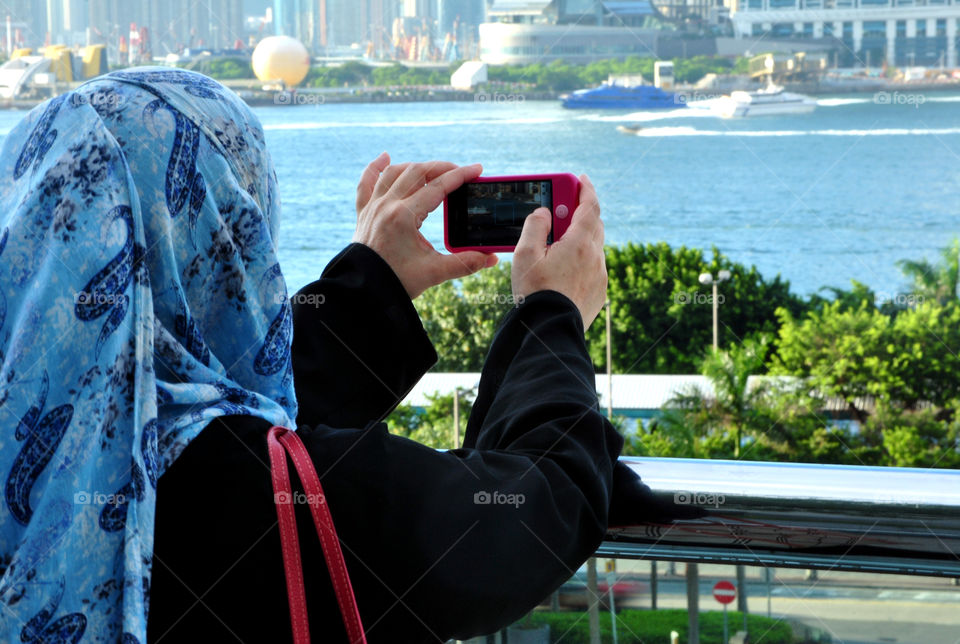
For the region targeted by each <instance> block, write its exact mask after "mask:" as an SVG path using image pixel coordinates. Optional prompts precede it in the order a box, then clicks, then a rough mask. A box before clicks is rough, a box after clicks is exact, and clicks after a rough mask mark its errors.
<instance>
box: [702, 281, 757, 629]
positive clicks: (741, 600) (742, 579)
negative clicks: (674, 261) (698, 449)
mask: <svg viewBox="0 0 960 644" xmlns="http://www.w3.org/2000/svg"><path fill="white" fill-rule="evenodd" d="M699 279H700V283H701V284H703V285H704V286H712V287H713V352H714V353H716V352H717V351H718V350H719V342H718V338H717V326H718V322H717V317H718V315H717V313H718V311H717V306H718V305H719V303H720V302H719V297H718V294H717V286H718V285H719V284H720V283H721V282H726V281H727V280H729V279H730V271H728V270H726V269H723V270H720V271H717V276H716V277H714V276H713V274H711V273H700V278H699ZM734 455H735V456H736V457H738V458H739V457H740V431H739V427H738V428H737V442H736V445H735V447H734ZM737 608H738V610H739V611H740V612H741V613H742V614H743V631H744V632H747V612H748V611H747V579H746V572H745V571H744V568H743V566H737Z"/></svg>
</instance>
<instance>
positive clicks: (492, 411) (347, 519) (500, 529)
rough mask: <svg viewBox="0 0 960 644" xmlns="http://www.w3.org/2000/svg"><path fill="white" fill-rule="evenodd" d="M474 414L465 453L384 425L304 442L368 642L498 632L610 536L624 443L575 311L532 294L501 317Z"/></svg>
mask: <svg viewBox="0 0 960 644" xmlns="http://www.w3.org/2000/svg"><path fill="white" fill-rule="evenodd" d="M473 414H474V415H473V417H471V420H470V428H471V432H472V434H471V435H470V437H469V438H468V440H469V444H470V447H468V448H465V449H460V450H454V451H451V452H437V451H435V450H431V449H428V448H426V447H424V446H422V445H419V444H417V443H414V442H412V441H408V440H406V439H402V438H399V437H395V436H390V435H388V434H387V432H386V429H385V428H384V426H383V425H376V426H371V427H370V428H369V429H368V430H367V431H365V432H362V433H361V434H362V437H357V438H348V437H346V436H344V435H343V434H342V433H341V432H338V433H337V434H336V435H331V434H330V432H329V431H325V430H322V429H316V430H304V428H301V429H300V432H301V435H302V436H303V438H304V440H305V442H306V444H307V446H308V449H310V451H311V454H313V455H315V460H316V463H317V467H318V470H319V471H320V472H321V473H324V472H328V475H327V479H325V480H324V486H325V488H326V494H327V497H328V498H329V504H330V508H331V510H332V512H333V515H334V520H335V521H336V523H337V526H338V530H339V531H340V536H341V539H342V542H343V544H344V551H345V553H346V556H347V563H348V567H349V568H350V573H351V576H352V577H353V580H354V586H355V588H356V589H357V595H358V601H359V604H360V610H361V614H362V616H363V619H364V625H365V627H366V628H367V629H368V630H369V635H370V638H371V641H410V642H414V641H435V639H439V640H440V641H443V640H445V639H446V638H449V637H457V638H461V639H466V638H468V637H472V636H475V635H479V634H484V633H489V632H492V631H495V630H496V629H498V628H501V627H503V626H506V625H508V624H510V623H512V622H514V621H515V620H517V619H519V618H520V617H522V616H523V615H524V614H525V613H526V612H527V611H529V610H530V609H532V608H533V607H534V606H536V605H537V604H538V603H539V602H540V601H541V600H542V599H543V598H544V597H546V596H548V595H549V593H550V592H552V591H553V590H554V589H556V588H557V587H559V586H560V585H561V584H562V583H563V582H564V581H565V580H566V579H568V578H569V577H570V576H571V575H572V574H573V573H574V572H575V571H576V569H577V568H578V567H579V566H580V565H581V564H582V563H583V562H584V560H586V558H587V557H588V556H590V554H591V553H592V552H593V551H594V550H595V549H596V547H597V546H598V545H599V543H600V541H601V539H602V537H603V534H604V531H605V530H606V526H607V509H608V506H609V502H610V495H611V486H612V472H613V467H614V463H616V458H617V456H618V454H619V451H620V448H621V446H622V439H621V437H620V436H619V435H618V434H617V432H616V431H615V430H614V429H613V427H612V426H611V425H610V424H609V423H608V422H607V421H606V419H605V418H604V417H603V416H602V415H600V413H599V412H598V410H597V396H596V392H595V391H594V388H593V369H592V365H591V363H590V360H589V357H588V355H587V352H586V348H585V345H584V340H583V327H582V322H581V319H580V315H579V312H578V311H577V309H576V308H575V306H574V305H573V304H572V302H570V300H568V299H567V298H565V297H564V296H562V295H559V294H557V293H552V292H543V293H538V294H535V295H533V296H531V297H530V298H528V299H527V301H526V302H524V304H523V305H522V306H521V307H520V308H518V309H515V310H514V311H512V312H511V313H510V314H509V315H508V316H507V319H506V320H505V322H504V324H503V326H502V328H501V329H500V331H499V333H498V335H497V337H496V339H495V341H494V343H493V345H492V347H491V350H490V354H489V356H488V358H487V362H486V366H485V368H484V372H483V376H482V379H481V385H480V392H479V396H478V404H477V405H476V406H475V407H474V412H473ZM337 441H346V442H344V443H343V444H342V445H337V446H334V445H333V443H335V442H337ZM354 441H355V442H354ZM348 443H349V444H348ZM327 480H329V483H328V482H327Z"/></svg>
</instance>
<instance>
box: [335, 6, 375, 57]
mask: <svg viewBox="0 0 960 644" xmlns="http://www.w3.org/2000/svg"><path fill="white" fill-rule="evenodd" d="M368 5H369V3H368V2H365V1H361V2H357V1H356V0H327V45H328V46H329V47H331V48H339V47H349V46H350V45H353V44H357V45H361V46H365V45H366V43H367V41H369V40H370V32H369V29H370V12H369V6H368Z"/></svg>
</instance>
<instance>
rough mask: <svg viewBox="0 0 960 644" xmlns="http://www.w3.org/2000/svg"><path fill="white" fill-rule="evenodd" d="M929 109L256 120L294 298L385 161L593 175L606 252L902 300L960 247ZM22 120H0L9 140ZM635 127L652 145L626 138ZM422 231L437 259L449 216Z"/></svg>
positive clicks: (958, 185)
mask: <svg viewBox="0 0 960 644" xmlns="http://www.w3.org/2000/svg"><path fill="white" fill-rule="evenodd" d="M488 98H489V97H488ZM494 98H496V97H494ZM923 99H924V100H923V101H922V102H920V101H917V100H913V101H909V102H906V101H902V102H895V101H890V102H887V103H875V102H874V101H873V100H872V97H871V96H864V95H861V96H859V97H836V98H821V99H820V106H819V107H818V108H817V110H816V111H815V112H814V113H812V114H809V115H797V116H780V117H757V118H750V119H740V120H722V119H718V118H715V117H712V116H709V115H707V114H706V113H704V112H703V111H701V110H695V109H686V110H675V111H670V112H658V113H650V112H646V113H630V112H628V111H620V112H609V111H596V112H584V111H568V110H563V109H562V108H560V106H559V103H558V102H545V101H544V102H541V101H525V102H518V101H495V100H489V101H484V102H476V103H391V104H359V105H358V104H349V105H348V104H338V105H313V106H298V107H265V108H257V109H255V112H256V113H257V115H258V116H259V117H260V119H261V121H262V122H263V124H264V128H265V129H266V134H267V142H268V144H269V147H270V150H271V153H272V155H273V159H274V164H275V166H276V169H277V175H278V178H279V182H280V191H281V197H282V201H283V222H282V234H281V239H280V246H281V252H280V259H281V265H282V268H283V270H284V273H285V274H286V276H287V282H288V285H289V286H290V287H291V288H292V289H296V288H299V287H300V286H302V285H304V284H306V283H307V282H309V281H310V280H312V279H315V278H316V277H317V276H319V274H320V271H321V270H322V269H323V267H324V266H325V264H326V263H327V262H328V261H329V260H330V258H331V257H333V256H334V255H335V254H336V253H337V252H338V251H339V250H340V249H341V248H342V247H343V246H344V245H345V244H347V243H349V241H350V238H351V236H352V234H353V227H354V221H355V216H356V215H355V211H354V198H355V191H356V182H357V179H358V178H359V176H360V173H361V171H362V170H363V168H364V167H365V166H366V164H367V163H368V162H369V161H370V160H372V159H373V158H374V157H376V156H377V155H378V154H379V153H380V152H382V151H384V150H386V151H388V152H389V153H390V154H391V156H392V158H393V160H394V161H396V162H401V161H426V160H433V159H440V160H449V161H453V162H455V163H460V164H466V163H474V162H480V163H483V164H484V173H485V174H525V173H538V172H573V173H574V174H580V173H582V172H586V173H587V174H588V175H589V176H590V177H591V178H592V180H593V182H594V184H595V185H596V187H597V191H598V193H599V195H600V200H601V205H602V207H603V212H604V219H605V223H606V232H607V241H608V243H612V244H622V243H625V242H627V241H634V242H655V241H661V240H663V241H667V242H669V243H670V244H672V245H686V246H693V247H702V248H707V249H709V247H711V246H714V245H715V246H717V247H718V248H719V249H720V250H721V251H722V252H723V253H724V254H726V255H727V256H729V257H730V258H731V259H732V260H734V261H737V262H741V263H744V264H747V265H749V264H755V265H756V266H757V267H758V268H759V269H760V271H761V272H762V273H763V274H764V275H765V276H767V277H772V276H774V275H776V274H777V273H779V274H780V275H782V276H783V277H784V278H786V279H788V280H789V281H790V282H791V284H792V286H793V289H794V290H795V291H796V292H798V293H803V294H807V293H812V292H815V291H817V289H819V288H820V287H822V286H826V285H830V286H841V287H846V286H848V285H849V284H850V280H851V279H856V280H859V281H861V282H864V283H866V284H868V285H870V286H871V287H873V288H874V289H875V290H876V291H877V292H878V293H880V294H883V295H889V296H892V295H893V294H895V293H897V292H898V291H901V290H903V289H905V288H906V287H907V284H906V282H905V280H904V279H903V277H902V276H901V273H900V271H899V269H898V268H897V267H896V264H895V262H896V261H897V260H899V259H904V258H909V259H921V258H923V257H927V258H929V259H936V258H937V253H938V251H939V249H940V248H942V247H944V246H945V245H947V243H948V242H949V241H950V240H951V238H953V237H954V236H956V235H958V234H960V96H952V95H942V94H934V93H931V94H927V95H926V96H924V97H923ZM19 116H20V115H17V114H16V113H10V112H8V113H2V114H0V133H6V132H7V131H8V130H9V128H10V127H11V126H12V124H13V123H15V122H16V120H17V119H18V118H19ZM636 123H639V124H641V125H643V129H642V130H641V131H640V133H639V135H632V134H624V133H621V132H619V131H617V129H616V128H617V126H618V125H621V124H636ZM423 231H424V234H425V235H426V236H427V238H428V239H430V240H431V241H432V242H433V243H434V244H435V245H436V246H437V247H438V248H441V247H442V243H443V222H442V213H441V212H440V211H439V210H438V211H437V212H435V213H434V214H433V215H431V217H429V218H428V219H427V221H426V223H425V224H424V226H423Z"/></svg>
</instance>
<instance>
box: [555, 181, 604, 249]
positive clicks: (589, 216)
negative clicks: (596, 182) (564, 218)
mask: <svg viewBox="0 0 960 644" xmlns="http://www.w3.org/2000/svg"><path fill="white" fill-rule="evenodd" d="M599 223H600V202H599V201H597V192H596V190H595V189H594V187H593V184H592V183H591V182H590V179H589V178H588V177H587V175H585V174H584V175H580V205H578V206H577V209H576V210H575V211H574V213H573V221H571V222H570V227H569V228H568V229H567V232H566V233H564V236H566V235H569V234H570V233H573V234H574V235H580V234H586V235H587V236H589V237H591V238H592V237H593V236H594V234H595V233H596V227H597V225H598V224H599Z"/></svg>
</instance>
